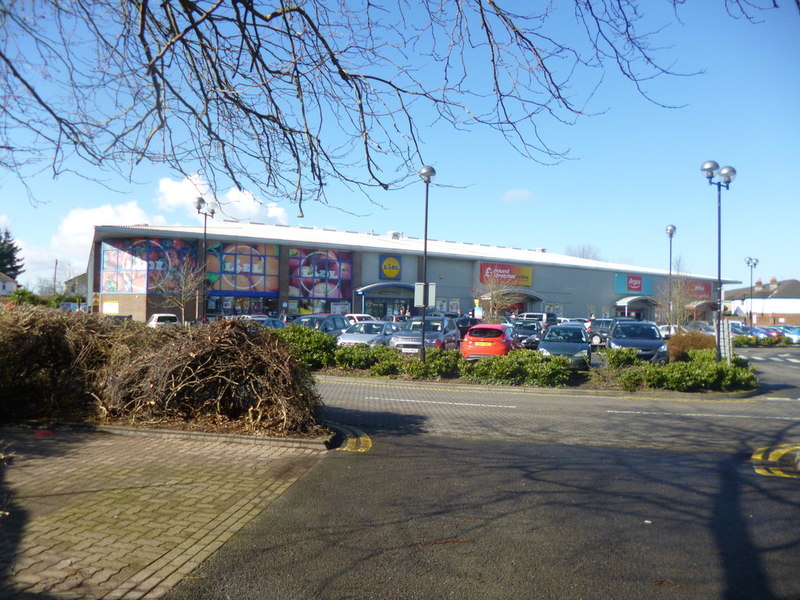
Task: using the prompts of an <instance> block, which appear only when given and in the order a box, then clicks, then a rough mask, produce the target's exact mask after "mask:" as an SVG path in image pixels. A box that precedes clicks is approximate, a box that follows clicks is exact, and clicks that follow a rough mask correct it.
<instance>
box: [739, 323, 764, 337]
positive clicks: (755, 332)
mask: <svg viewBox="0 0 800 600" xmlns="http://www.w3.org/2000/svg"><path fill="white" fill-rule="evenodd" d="M740 329H741V330H742V331H744V332H745V335H749V336H751V337H754V338H756V339H759V340H763V339H764V338H768V337H769V336H768V335H767V334H766V333H764V332H763V331H761V330H760V329H758V328H756V327H750V326H749V325H744V326H743V327H741V328H740Z"/></svg>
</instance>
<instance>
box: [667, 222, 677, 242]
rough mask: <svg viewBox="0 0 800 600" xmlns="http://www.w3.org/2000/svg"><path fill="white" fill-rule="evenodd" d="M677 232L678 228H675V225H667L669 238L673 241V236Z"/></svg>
mask: <svg viewBox="0 0 800 600" xmlns="http://www.w3.org/2000/svg"><path fill="white" fill-rule="evenodd" d="M677 230H678V228H677V227H675V225H667V235H668V236H669V238H670V239H672V236H673V235H675V232H676V231H677Z"/></svg>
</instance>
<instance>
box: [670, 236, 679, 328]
mask: <svg viewBox="0 0 800 600" xmlns="http://www.w3.org/2000/svg"><path fill="white" fill-rule="evenodd" d="M677 230H678V229H677V227H675V225H667V237H669V279H668V280H667V285H668V286H669V329H667V331H669V333H670V335H672V323H673V322H674V319H673V316H672V236H674V235H675V232H676V231H677Z"/></svg>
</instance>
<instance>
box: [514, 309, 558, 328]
mask: <svg viewBox="0 0 800 600" xmlns="http://www.w3.org/2000/svg"><path fill="white" fill-rule="evenodd" d="M516 320H518V321H539V322H540V323H541V324H542V328H547V327H550V325H557V324H558V315H556V313H551V312H524V313H520V314H518V315H517V319H516Z"/></svg>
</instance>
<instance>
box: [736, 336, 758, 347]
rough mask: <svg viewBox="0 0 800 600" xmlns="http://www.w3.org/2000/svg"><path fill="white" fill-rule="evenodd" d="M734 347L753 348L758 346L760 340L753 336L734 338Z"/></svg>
mask: <svg viewBox="0 0 800 600" xmlns="http://www.w3.org/2000/svg"><path fill="white" fill-rule="evenodd" d="M732 341H733V345H734V347H738V348H752V347H753V346H758V342H759V340H758V338H757V337H755V336H753V335H737V336H736V337H735V338H733V340H732Z"/></svg>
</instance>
